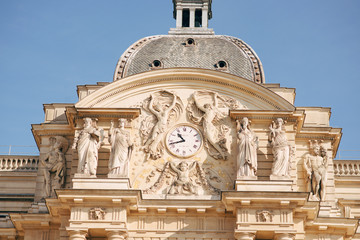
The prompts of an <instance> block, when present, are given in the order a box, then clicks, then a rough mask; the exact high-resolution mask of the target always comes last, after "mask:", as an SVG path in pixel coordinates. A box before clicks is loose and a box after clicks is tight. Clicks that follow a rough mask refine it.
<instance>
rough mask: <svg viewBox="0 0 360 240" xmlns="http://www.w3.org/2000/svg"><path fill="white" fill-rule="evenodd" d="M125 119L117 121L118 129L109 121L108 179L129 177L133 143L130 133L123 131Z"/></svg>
mask: <svg viewBox="0 0 360 240" xmlns="http://www.w3.org/2000/svg"><path fill="white" fill-rule="evenodd" d="M125 123H126V119H124V118H120V119H119V128H114V122H113V121H111V126H110V130H109V142H110V144H111V152H110V159H109V174H108V177H125V178H126V177H129V176H128V175H129V172H128V171H129V170H128V168H129V161H130V159H131V153H132V150H133V143H132V142H131V140H130V132H128V131H126V130H125Z"/></svg>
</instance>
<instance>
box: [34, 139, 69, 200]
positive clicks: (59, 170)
mask: <svg viewBox="0 0 360 240" xmlns="http://www.w3.org/2000/svg"><path fill="white" fill-rule="evenodd" d="M49 140H50V150H49V152H47V153H46V154H45V155H44V156H41V157H40V162H41V165H42V166H43V167H44V169H43V173H44V178H45V181H44V183H45V195H46V197H51V196H53V195H54V189H55V188H61V186H63V184H64V182H65V181H64V179H65V175H66V172H65V171H66V165H65V164H66V160H65V153H66V151H67V149H68V145H69V143H68V141H67V140H66V138H64V137H60V136H57V137H50V139H49ZM52 175H53V176H52Z"/></svg>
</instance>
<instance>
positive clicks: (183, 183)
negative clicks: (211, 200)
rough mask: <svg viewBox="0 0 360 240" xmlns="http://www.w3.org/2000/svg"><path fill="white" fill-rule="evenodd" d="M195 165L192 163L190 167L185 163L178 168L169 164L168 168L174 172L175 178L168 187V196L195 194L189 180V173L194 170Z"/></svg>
mask: <svg viewBox="0 0 360 240" xmlns="http://www.w3.org/2000/svg"><path fill="white" fill-rule="evenodd" d="M195 163H196V162H193V163H192V164H191V165H190V166H189V165H188V164H187V163H186V162H185V161H182V162H181V163H180V164H179V165H178V166H176V165H175V164H174V163H173V162H171V163H170V167H171V169H172V170H173V171H174V172H176V174H177V177H176V179H175V181H174V182H173V184H172V185H171V187H170V190H169V194H197V191H196V189H195V188H194V185H193V184H192V182H191V179H190V172H192V171H193V170H194V169H195Z"/></svg>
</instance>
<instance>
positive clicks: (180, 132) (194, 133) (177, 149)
mask: <svg viewBox="0 0 360 240" xmlns="http://www.w3.org/2000/svg"><path fill="white" fill-rule="evenodd" d="M202 142H203V141H202V136H201V133H200V132H199V131H198V130H197V129H196V128H194V127H191V126H189V125H178V126H176V127H175V128H174V129H173V130H171V131H170V132H169V133H168V134H167V136H166V146H167V148H168V150H169V151H170V153H171V154H173V155H175V156H177V157H182V158H187V157H191V156H193V155H195V154H196V153H197V152H198V151H199V150H200V148H201V146H202Z"/></svg>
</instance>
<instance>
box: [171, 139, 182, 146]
mask: <svg viewBox="0 0 360 240" xmlns="http://www.w3.org/2000/svg"><path fill="white" fill-rule="evenodd" d="M183 142H185V139H182V140H180V141H177V142H172V143H169V145H172V144H176V143H183Z"/></svg>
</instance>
